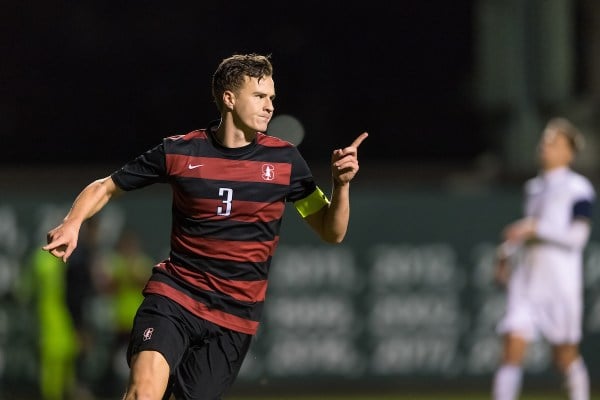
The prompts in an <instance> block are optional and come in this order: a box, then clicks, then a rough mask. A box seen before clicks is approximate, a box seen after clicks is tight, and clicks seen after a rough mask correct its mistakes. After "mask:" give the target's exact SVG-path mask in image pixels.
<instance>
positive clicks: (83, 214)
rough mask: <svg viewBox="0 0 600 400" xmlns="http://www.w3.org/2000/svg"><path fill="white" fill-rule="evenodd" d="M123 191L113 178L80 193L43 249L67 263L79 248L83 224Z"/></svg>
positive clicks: (97, 182) (92, 184)
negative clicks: (80, 231) (78, 242)
mask: <svg viewBox="0 0 600 400" xmlns="http://www.w3.org/2000/svg"><path fill="white" fill-rule="evenodd" d="M120 192H121V189H119V188H118V187H117V185H115V183H114V182H113V180H112V178H111V177H106V178H102V179H98V180H96V181H94V182H92V183H90V184H89V185H88V186H86V187H85V189H83V190H82V191H81V193H79V195H78V196H77V198H76V199H75V201H74V202H73V205H72V206H71V209H70V210H69V212H68V213H67V215H66V216H65V218H64V219H63V221H62V223H61V224H60V225H58V226H57V227H56V228H54V229H52V230H50V231H49V232H48V237H47V240H48V244H47V245H45V246H43V247H42V249H43V250H46V251H49V252H50V254H52V255H54V256H55V257H58V258H61V259H62V260H63V262H67V260H68V258H69V257H70V256H71V254H72V253H73V250H75V248H76V247H77V240H78V237H79V230H80V228H81V224H82V223H83V222H84V221H85V220H86V219H88V218H90V217H92V216H93V215H94V214H96V213H97V212H98V211H100V210H101V209H102V208H103V207H104V206H105V205H106V203H108V201H109V200H110V199H111V198H112V197H113V196H115V195H117V194H119V193H120Z"/></svg>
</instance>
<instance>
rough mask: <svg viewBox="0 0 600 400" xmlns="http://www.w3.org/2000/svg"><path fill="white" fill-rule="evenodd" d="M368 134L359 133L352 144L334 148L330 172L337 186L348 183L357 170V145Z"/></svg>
mask: <svg viewBox="0 0 600 400" xmlns="http://www.w3.org/2000/svg"><path fill="white" fill-rule="evenodd" d="M367 136H369V134H368V133H367V132H363V133H362V134H360V135H359V136H358V137H357V138H356V139H354V141H353V142H352V144H351V145H350V146H348V147H345V148H343V149H336V150H334V151H333V154H332V156H331V173H332V175H333V181H334V182H335V184H336V185H338V186H343V185H346V184H347V183H349V182H350V181H351V180H352V179H353V178H354V176H355V175H356V173H357V172H358V169H359V167H358V146H360V144H361V143H362V142H363V140H365V139H366V138H367Z"/></svg>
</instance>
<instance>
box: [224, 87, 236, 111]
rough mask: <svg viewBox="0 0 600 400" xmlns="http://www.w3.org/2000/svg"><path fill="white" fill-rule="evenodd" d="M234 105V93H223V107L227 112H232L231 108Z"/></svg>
mask: <svg viewBox="0 0 600 400" xmlns="http://www.w3.org/2000/svg"><path fill="white" fill-rule="evenodd" d="M234 104H235V93H233V92H232V91H231V90H226V91H224V92H223V106H224V107H225V108H226V109H228V110H233V106H234Z"/></svg>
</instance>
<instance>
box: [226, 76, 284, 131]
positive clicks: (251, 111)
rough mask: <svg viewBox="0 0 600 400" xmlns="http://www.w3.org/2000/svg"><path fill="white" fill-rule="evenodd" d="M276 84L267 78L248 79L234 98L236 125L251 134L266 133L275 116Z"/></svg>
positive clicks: (270, 78)
mask: <svg viewBox="0 0 600 400" xmlns="http://www.w3.org/2000/svg"><path fill="white" fill-rule="evenodd" d="M274 99H275V83H274V82H273V78H272V77H270V76H266V77H263V78H261V79H260V80H259V79H257V78H249V77H246V80H245V82H244V85H243V86H242V88H241V89H240V90H239V92H238V93H236V95H235V97H234V110H235V113H234V115H235V116H236V123H237V124H238V125H239V127H240V129H242V130H243V131H248V132H249V133H256V132H266V130H267V125H268V124H269V121H270V120H271V117H272V116H273V111H274V107H273V100H274Z"/></svg>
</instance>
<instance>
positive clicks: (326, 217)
mask: <svg viewBox="0 0 600 400" xmlns="http://www.w3.org/2000/svg"><path fill="white" fill-rule="evenodd" d="M367 136H369V135H368V133H366V132H364V133H362V134H361V135H360V136H358V137H357V138H356V139H355V140H354V141H353V142H352V144H351V145H350V146H348V147H345V148H343V149H336V150H334V151H333V154H332V156H331V175H332V180H333V190H332V193H331V203H330V204H329V205H328V206H325V207H323V208H322V209H321V210H320V211H318V212H316V213H314V214H312V215H309V216H307V217H306V218H305V219H306V221H307V222H308V223H309V225H310V226H311V227H312V228H313V229H314V230H315V231H316V232H317V233H318V235H319V236H320V237H321V238H322V239H323V240H324V241H326V242H329V243H340V242H341V241H342V240H343V239H344V237H345V236H346V231H347V229H348V221H349V218H350V181H351V180H352V179H353V178H354V176H355V175H356V173H357V172H358V169H359V166H358V147H359V146H360V144H361V143H362V142H363V140H365V139H366V138H367Z"/></svg>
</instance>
